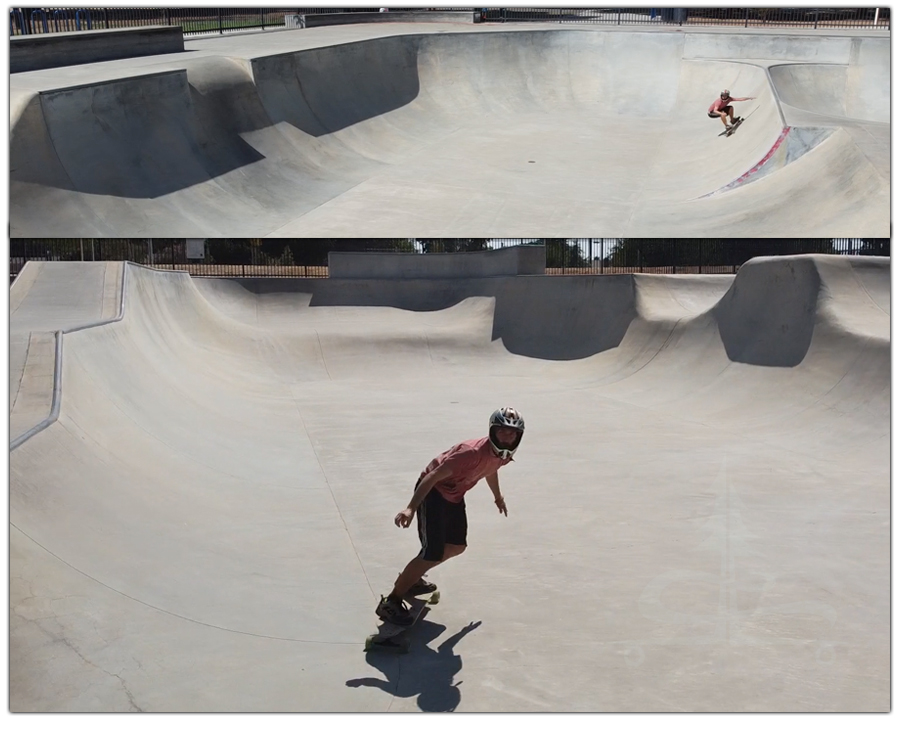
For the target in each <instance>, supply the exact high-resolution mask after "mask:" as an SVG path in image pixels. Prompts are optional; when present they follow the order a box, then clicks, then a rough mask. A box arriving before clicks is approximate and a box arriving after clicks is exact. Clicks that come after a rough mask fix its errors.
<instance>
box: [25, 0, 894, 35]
mask: <svg viewBox="0 0 900 735" xmlns="http://www.w3.org/2000/svg"><path fill="white" fill-rule="evenodd" d="M377 10H378V8H88V7H85V8H78V7H68V8H10V11H9V33H10V35H11V36H21V35H30V34H35V33H61V32H66V31H80V30H93V29H105V28H130V27H139V26H147V25H180V26H181V28H182V30H183V31H184V34H185V35H186V36H190V35H200V34H206V33H220V34H222V33H226V32H230V31H248V30H264V29H266V28H276V27H279V26H281V27H283V26H284V16H285V14H294V13H297V14H307V13H351V12H374V11H377ZM410 10H413V9H410ZM415 10H418V11H420V12H421V11H422V10H423V9H422V8H415ZM431 10H459V11H466V12H472V11H473V10H475V11H476V12H478V13H479V16H480V20H481V21H482V22H484V23H522V22H544V23H547V22H555V23H603V24H607V25H641V24H660V25H667V24H668V25H678V26H736V27H743V28H813V29H817V28H823V29H833V28H880V29H884V30H888V29H890V8H476V9H473V8H431ZM391 12H393V13H403V12H404V9H393V8H392V9H391Z"/></svg>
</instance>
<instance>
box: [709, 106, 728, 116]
mask: <svg viewBox="0 0 900 735" xmlns="http://www.w3.org/2000/svg"><path fill="white" fill-rule="evenodd" d="M723 112H724V113H725V114H726V115H730V114H731V105H728V107H723V108H722V109H721V110H720V111H719V112H707V113H706V114H707V115H708V116H709V117H722V113H723Z"/></svg>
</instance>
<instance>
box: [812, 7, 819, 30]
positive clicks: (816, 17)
mask: <svg viewBox="0 0 900 735" xmlns="http://www.w3.org/2000/svg"><path fill="white" fill-rule="evenodd" d="M818 27H819V9H818V8H816V14H815V15H814V16H813V30H816V29H817V28H818Z"/></svg>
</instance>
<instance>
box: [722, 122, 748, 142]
mask: <svg viewBox="0 0 900 735" xmlns="http://www.w3.org/2000/svg"><path fill="white" fill-rule="evenodd" d="M742 122H744V118H741V119H740V120H738V121H737V122H736V123H735V124H734V125H729V126H728V128H727V129H726V130H723V131H722V132H721V133H719V137H720V138H721V137H722V136H723V135H724V136H725V137H726V138H727V137H729V136H730V135H731V134H732V133H734V131H735V130H737V129H738V128H739V127H741V123H742Z"/></svg>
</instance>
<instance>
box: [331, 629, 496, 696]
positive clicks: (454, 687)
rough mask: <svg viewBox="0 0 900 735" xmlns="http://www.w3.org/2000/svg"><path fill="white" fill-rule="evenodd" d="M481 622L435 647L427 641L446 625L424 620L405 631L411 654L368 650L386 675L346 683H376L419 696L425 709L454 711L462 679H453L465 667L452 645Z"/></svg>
mask: <svg viewBox="0 0 900 735" xmlns="http://www.w3.org/2000/svg"><path fill="white" fill-rule="evenodd" d="M479 625H481V621H480V620H479V621H478V622H477V623H469V624H468V625H467V626H465V627H464V628H463V629H462V630H461V631H459V632H458V633H456V634H455V635H452V636H450V637H449V638H448V639H447V640H445V641H444V642H443V643H441V644H440V645H439V646H438V647H437V648H436V649H434V648H430V647H429V646H428V643H430V642H431V641H433V640H435V639H436V638H437V637H438V636H440V635H441V633H443V632H444V631H445V630H446V629H447V626H445V625H440V624H439V623H432V622H431V621H429V620H421V621H420V622H419V623H418V625H416V626H415V627H413V628H412V630H410V631H409V633H407V634H406V635H408V636H409V641H410V644H411V645H410V650H409V653H408V654H406V655H398V654H395V653H387V652H384V651H370V652H369V653H367V654H366V663H368V664H369V665H370V666H374V667H375V668H376V669H378V670H379V671H380V672H381V673H382V674H383V675H384V677H385V678H384V679H376V678H373V677H365V678H362V679H350V680H348V681H347V686H348V687H360V686H366V687H376V688H377V689H381V690H382V691H383V692H387V693H388V694H391V695H393V696H395V697H402V698H404V699H405V698H408V697H417V700H416V704H418V705H419V709H421V710H422V711H423V712H452V711H453V710H455V709H456V707H457V706H458V705H459V701H460V692H459V684H461V683H462V682H458V683H455V682H454V681H453V677H454V676H456V674H457V673H459V671H460V670H461V669H462V659H461V658H460V657H459V656H458V655H456V654H455V653H453V647H454V646H455V645H456V644H457V643H459V642H460V641H461V640H462V639H463V638H464V637H465V636H466V635H468V634H469V633H471V632H472V631H473V630H475V628H477V627H478V626H479Z"/></svg>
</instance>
